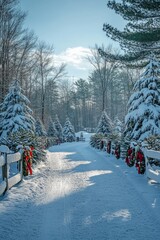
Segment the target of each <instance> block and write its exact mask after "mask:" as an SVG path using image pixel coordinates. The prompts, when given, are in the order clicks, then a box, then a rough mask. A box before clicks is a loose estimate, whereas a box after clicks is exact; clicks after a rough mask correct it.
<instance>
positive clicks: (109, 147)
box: [107, 141, 111, 154]
mask: <svg viewBox="0 0 160 240" xmlns="http://www.w3.org/2000/svg"><path fill="white" fill-rule="evenodd" d="M107 153H109V154H110V153H111V141H108V143H107Z"/></svg>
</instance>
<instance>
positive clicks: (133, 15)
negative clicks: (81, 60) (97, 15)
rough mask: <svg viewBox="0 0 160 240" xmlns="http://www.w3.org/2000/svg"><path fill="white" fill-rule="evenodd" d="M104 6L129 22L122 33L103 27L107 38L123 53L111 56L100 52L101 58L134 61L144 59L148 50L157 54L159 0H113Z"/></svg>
mask: <svg viewBox="0 0 160 240" xmlns="http://www.w3.org/2000/svg"><path fill="white" fill-rule="evenodd" d="M107 6H108V7H109V8H110V9H113V10H114V11H115V12H116V13H117V14H119V15H121V16H122V17H123V18H124V19H125V20H127V21H128V22H127V24H126V26H125V28H124V30H123V31H120V30H118V29H117V28H115V27H113V26H111V25H110V24H104V25H103V30H104V31H105V32H106V35H107V36H108V37H110V38H111V39H113V40H114V41H118V42H119V43H120V46H121V48H122V49H123V50H124V51H125V54H124V55H111V54H107V53H105V52H104V51H103V50H101V49H100V53H101V54H102V55H104V56H106V57H110V58H114V59H117V60H118V59H119V60H122V61H123V60H124V61H133V60H140V59H144V58H146V57H147V56H148V55H149V54H150V52H151V51H152V52H153V51H154V53H155V54H160V50H159V45H160V14H159V11H160V0H136V1H134V0H125V1H124V0H123V1H121V2H119V1H115V0H112V1H108V4H107Z"/></svg>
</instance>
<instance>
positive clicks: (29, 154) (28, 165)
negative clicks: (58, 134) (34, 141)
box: [24, 146, 34, 175]
mask: <svg viewBox="0 0 160 240" xmlns="http://www.w3.org/2000/svg"><path fill="white" fill-rule="evenodd" d="M33 150H34V148H33V147H32V146H31V147H30V149H24V162H25V171H26V175H28V173H29V174H30V175H32V158H33Z"/></svg>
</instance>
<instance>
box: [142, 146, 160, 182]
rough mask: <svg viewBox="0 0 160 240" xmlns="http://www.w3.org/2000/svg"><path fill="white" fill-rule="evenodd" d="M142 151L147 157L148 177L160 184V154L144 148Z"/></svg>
mask: <svg viewBox="0 0 160 240" xmlns="http://www.w3.org/2000/svg"><path fill="white" fill-rule="evenodd" d="M142 151H143V153H144V156H145V166H146V176H147V177H148V178H150V179H152V180H154V181H156V182H157V183H160V152H158V151H154V150H148V149H147V148H143V149H142ZM155 163H156V165H157V166H156V165H155Z"/></svg>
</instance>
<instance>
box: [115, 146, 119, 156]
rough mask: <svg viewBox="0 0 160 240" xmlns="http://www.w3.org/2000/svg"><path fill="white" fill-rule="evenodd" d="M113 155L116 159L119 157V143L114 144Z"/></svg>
mask: <svg viewBox="0 0 160 240" xmlns="http://www.w3.org/2000/svg"><path fill="white" fill-rule="evenodd" d="M115 156H116V158H117V159H119V158H120V145H119V144H116V147H115Z"/></svg>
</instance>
